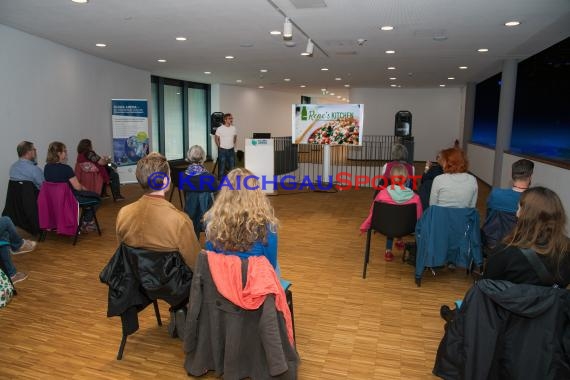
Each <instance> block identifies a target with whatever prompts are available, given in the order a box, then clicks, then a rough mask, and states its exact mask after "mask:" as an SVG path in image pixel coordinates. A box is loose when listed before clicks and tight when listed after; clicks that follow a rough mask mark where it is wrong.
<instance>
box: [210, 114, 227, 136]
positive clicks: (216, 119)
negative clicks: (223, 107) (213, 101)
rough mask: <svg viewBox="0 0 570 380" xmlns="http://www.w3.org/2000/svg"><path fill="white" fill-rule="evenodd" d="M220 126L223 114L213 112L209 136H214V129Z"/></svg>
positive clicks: (222, 122)
mask: <svg viewBox="0 0 570 380" xmlns="http://www.w3.org/2000/svg"><path fill="white" fill-rule="evenodd" d="M222 124H224V113H223V112H214V113H213V114H212V116H211V117H210V134H212V135H215V134H216V129H218V127H219V126H220V125H222Z"/></svg>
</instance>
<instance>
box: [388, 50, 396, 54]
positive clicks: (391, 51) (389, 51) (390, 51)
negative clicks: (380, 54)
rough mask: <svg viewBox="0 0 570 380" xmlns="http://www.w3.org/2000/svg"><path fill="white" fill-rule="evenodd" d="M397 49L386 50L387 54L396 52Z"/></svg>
mask: <svg viewBox="0 0 570 380" xmlns="http://www.w3.org/2000/svg"><path fill="white" fill-rule="evenodd" d="M395 53H396V50H386V54H395Z"/></svg>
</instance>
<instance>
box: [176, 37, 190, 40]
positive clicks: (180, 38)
mask: <svg viewBox="0 0 570 380" xmlns="http://www.w3.org/2000/svg"><path fill="white" fill-rule="evenodd" d="M186 40H187V38H186V37H176V41H186Z"/></svg>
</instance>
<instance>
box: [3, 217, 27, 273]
mask: <svg viewBox="0 0 570 380" xmlns="http://www.w3.org/2000/svg"><path fill="white" fill-rule="evenodd" d="M2 242H4V243H8V244H3V245H2V246H0V260H2V263H3V264H4V267H5V268H6V270H7V271H8V273H6V274H7V275H8V276H10V277H12V276H13V275H15V274H16V272H17V271H16V267H15V266H14V264H13V263H12V257H11V256H10V248H12V250H13V251H17V250H18V249H20V247H21V246H22V244H24V240H23V239H22V238H21V237H20V235H18V231H16V227H15V226H14V223H12V219H10V218H9V217H7V216H2V217H0V243H2Z"/></svg>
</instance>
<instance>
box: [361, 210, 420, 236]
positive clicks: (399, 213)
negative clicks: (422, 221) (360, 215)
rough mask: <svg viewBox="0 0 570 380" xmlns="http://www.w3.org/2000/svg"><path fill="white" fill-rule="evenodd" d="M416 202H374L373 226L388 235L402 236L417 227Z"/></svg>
mask: <svg viewBox="0 0 570 380" xmlns="http://www.w3.org/2000/svg"><path fill="white" fill-rule="evenodd" d="M416 220H417V211H416V204H415V203H412V204H406V205H393V204H388V203H384V202H374V209H373V211H372V221H371V225H370V226H371V228H372V229H373V230H375V231H378V232H380V233H381V234H383V235H386V236H388V237H401V236H406V235H409V234H411V233H412V232H414V231H415V229H416Z"/></svg>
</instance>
